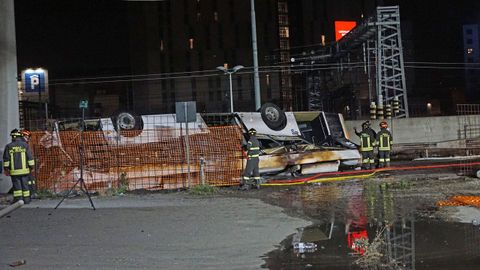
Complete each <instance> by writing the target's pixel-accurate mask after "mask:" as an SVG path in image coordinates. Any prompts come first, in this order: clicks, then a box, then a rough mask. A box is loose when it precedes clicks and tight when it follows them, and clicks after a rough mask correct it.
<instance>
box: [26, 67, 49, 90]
mask: <svg viewBox="0 0 480 270" xmlns="http://www.w3.org/2000/svg"><path fill="white" fill-rule="evenodd" d="M23 76H24V78H23V81H24V83H25V89H24V90H25V92H26V93H39V92H45V89H46V88H47V79H46V75H45V71H43V70H38V69H37V70H27V71H25V73H24V75H23Z"/></svg>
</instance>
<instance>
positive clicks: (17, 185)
mask: <svg viewBox="0 0 480 270" xmlns="http://www.w3.org/2000/svg"><path fill="white" fill-rule="evenodd" d="M10 136H11V137H12V142H11V143H9V144H7V145H6V146H5V149H4V152H3V168H4V169H5V175H7V176H8V175H10V176H11V178H12V184H13V202H14V203H15V202H17V201H19V200H23V201H24V202H25V203H30V200H31V198H30V189H29V188H28V176H29V174H30V169H31V168H33V166H34V165H35V161H34V160H33V155H32V152H31V151H30V148H29V147H28V144H27V143H26V142H25V141H24V139H23V135H22V133H21V132H20V131H19V130H18V129H14V130H12V131H11V132H10Z"/></svg>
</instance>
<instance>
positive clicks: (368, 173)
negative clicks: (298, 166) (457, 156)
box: [261, 162, 480, 186]
mask: <svg viewBox="0 0 480 270" xmlns="http://www.w3.org/2000/svg"><path fill="white" fill-rule="evenodd" d="M474 165H480V162H470V163H450V164H437V165H419V166H397V167H386V168H378V169H371V170H361V171H348V172H326V173H319V174H315V175H312V176H309V177H302V178H295V179H289V180H269V181H268V182H267V183H263V184H261V186H293V185H305V184H312V183H322V182H333V181H342V180H349V179H362V178H369V177H372V176H374V175H375V174H377V173H380V172H388V171H412V170H426V169H442V168H453V167H466V166H474Z"/></svg>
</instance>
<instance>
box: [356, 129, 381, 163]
mask: <svg viewBox="0 0 480 270" xmlns="http://www.w3.org/2000/svg"><path fill="white" fill-rule="evenodd" d="M354 130H355V134H357V136H358V137H360V153H361V154H362V169H364V170H369V169H373V168H374V167H375V156H374V154H373V147H374V145H375V135H376V134H375V131H374V130H373V129H372V128H371V127H370V122H369V121H366V122H363V123H362V131H360V132H358V131H357V128H356V127H355V128H354Z"/></svg>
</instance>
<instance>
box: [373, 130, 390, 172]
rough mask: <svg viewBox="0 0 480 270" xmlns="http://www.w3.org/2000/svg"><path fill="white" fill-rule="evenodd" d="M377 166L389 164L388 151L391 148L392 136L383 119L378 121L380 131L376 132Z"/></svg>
mask: <svg viewBox="0 0 480 270" xmlns="http://www.w3.org/2000/svg"><path fill="white" fill-rule="evenodd" d="M376 139H377V145H378V167H379V168H383V167H389V166H390V151H391V150H392V144H393V138H392V134H391V133H390V131H389V130H388V124H387V122H385V121H382V122H380V131H379V132H378V133H377V137H376Z"/></svg>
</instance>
